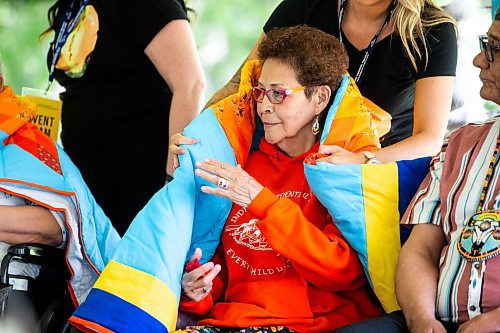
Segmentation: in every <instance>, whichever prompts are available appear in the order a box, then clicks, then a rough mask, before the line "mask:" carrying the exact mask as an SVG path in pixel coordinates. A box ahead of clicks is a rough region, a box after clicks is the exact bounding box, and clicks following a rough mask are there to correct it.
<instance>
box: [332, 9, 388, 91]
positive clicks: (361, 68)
mask: <svg viewBox="0 0 500 333" xmlns="http://www.w3.org/2000/svg"><path fill="white" fill-rule="evenodd" d="M396 3H397V1H396V0H392V3H391V6H390V7H389V11H388V12H387V16H386V18H385V21H384V24H382V27H381V28H380V30H379V31H378V32H377V33H376V34H375V36H373V38H372V41H371V42H370V45H368V48H367V49H366V52H365V56H364V57H363V60H362V61H361V64H360V65H359V68H358V72H357V73H356V77H355V78H354V81H355V82H356V83H359V82H360V81H361V79H362V78H363V73H364V71H365V67H366V64H367V63H368V59H369V58H370V56H371V54H372V52H373V48H374V46H375V43H376V42H377V39H378V36H380V33H382V30H384V28H385V26H386V25H387V24H388V23H389V21H390V20H391V18H392V14H393V13H394V10H395V9H396ZM346 4H347V0H342V2H341V3H340V11H339V39H340V42H341V43H343V41H342V18H343V17H344V10H345V6H346Z"/></svg>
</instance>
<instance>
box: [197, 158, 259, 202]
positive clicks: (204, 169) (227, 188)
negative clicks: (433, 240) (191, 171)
mask: <svg viewBox="0 0 500 333" xmlns="http://www.w3.org/2000/svg"><path fill="white" fill-rule="evenodd" d="M196 167H197V168H198V169H196V171H195V172H196V175H197V176H198V177H200V178H203V179H205V180H207V181H209V182H210V183H212V184H214V185H216V186H217V187H209V186H202V187H201V191H202V192H204V193H208V194H215V195H218V196H221V197H224V198H227V199H229V200H231V201H232V202H234V203H235V204H237V205H240V206H241V207H244V208H247V207H248V206H249V205H250V203H251V202H252V201H253V200H254V199H255V197H256V196H257V195H258V194H259V193H260V191H262V189H263V188H264V186H262V185H261V184H259V183H258V182H257V181H256V180H255V179H254V178H253V177H251V176H250V175H249V174H248V173H247V172H246V171H245V170H243V169H242V168H241V166H240V165H238V166H236V167H234V166H232V165H229V164H227V163H223V162H219V161H216V160H211V159H207V160H205V162H196Z"/></svg>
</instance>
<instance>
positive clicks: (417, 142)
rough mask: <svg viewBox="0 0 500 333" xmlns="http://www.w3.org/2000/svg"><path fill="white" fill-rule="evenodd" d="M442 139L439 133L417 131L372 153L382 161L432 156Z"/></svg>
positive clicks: (438, 148) (441, 143) (440, 144)
mask: <svg viewBox="0 0 500 333" xmlns="http://www.w3.org/2000/svg"><path fill="white" fill-rule="evenodd" d="M443 139H444V138H443V137H442V136H441V135H440V134H436V135H435V134H431V133H417V134H415V135H413V136H411V137H409V138H407V139H405V140H403V141H401V142H398V143H396V144H393V145H391V146H388V147H385V148H382V149H379V150H375V151H373V153H374V154H375V156H376V157H377V159H378V160H379V161H380V162H382V163H389V162H394V161H400V160H412V159H416V158H419V157H426V156H434V155H436V154H437V153H438V152H439V150H440V149H441V146H442V145H443Z"/></svg>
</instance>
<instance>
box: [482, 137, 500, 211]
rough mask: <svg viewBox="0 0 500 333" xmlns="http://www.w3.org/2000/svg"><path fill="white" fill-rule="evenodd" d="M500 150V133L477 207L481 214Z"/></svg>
mask: <svg viewBox="0 0 500 333" xmlns="http://www.w3.org/2000/svg"><path fill="white" fill-rule="evenodd" d="M499 150H500V133H499V134H498V138H497V144H496V146H495V150H494V151H493V156H491V161H490V165H489V168H488V172H487V173H486V178H485V179H484V185H483V191H482V192H481V198H480V199H479V205H478V206H477V213H480V212H481V211H482V210H483V205H484V201H485V200H486V192H488V188H489V187H490V184H491V183H490V180H491V177H492V175H493V168H494V167H495V162H496V160H497V156H498V151H499Z"/></svg>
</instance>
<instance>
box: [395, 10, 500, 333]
mask: <svg viewBox="0 0 500 333" xmlns="http://www.w3.org/2000/svg"><path fill="white" fill-rule="evenodd" d="M479 39H480V45H481V52H480V53H479V54H478V55H477V56H476V57H475V58H474V65H475V66H476V67H479V68H480V70H481V71H480V75H479V76H480V78H481V81H482V82H483V86H482V88H481V91H480V94H481V97H482V98H484V99H487V100H490V101H493V102H495V103H497V104H500V11H497V13H496V16H495V20H494V22H493V23H492V25H491V27H490V29H489V30H488V34H487V35H486V36H481V37H479ZM499 149H500V116H497V117H494V118H491V119H489V120H487V121H485V122H483V123H476V124H469V125H466V126H464V127H462V128H461V129H459V130H457V131H455V132H454V133H452V134H451V136H450V137H449V139H448V140H447V141H446V142H445V144H444V145H443V148H442V150H441V152H440V153H439V154H438V155H437V156H436V157H435V158H434V159H433V161H432V164H431V166H430V172H429V174H428V176H427V178H426V179H425V180H424V182H423V183H422V185H421V187H420V189H419V190H418V192H417V194H416V196H415V197H414V198H413V201H412V203H411V204H410V206H409V208H408V211H407V212H406V214H405V216H404V217H403V219H402V222H401V223H402V224H407V225H412V226H413V231H412V233H411V235H410V238H409V239H408V241H407V242H406V244H405V245H404V246H403V248H402V250H401V255H400V258H399V264H398V270H397V276H396V291H397V296H398V301H399V303H400V305H401V308H402V310H403V313H404V316H405V318H406V323H407V325H408V329H409V331H410V332H412V333H413V332H429V333H430V332H459V333H467V332H484V333H486V332H500V154H499Z"/></svg>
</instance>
